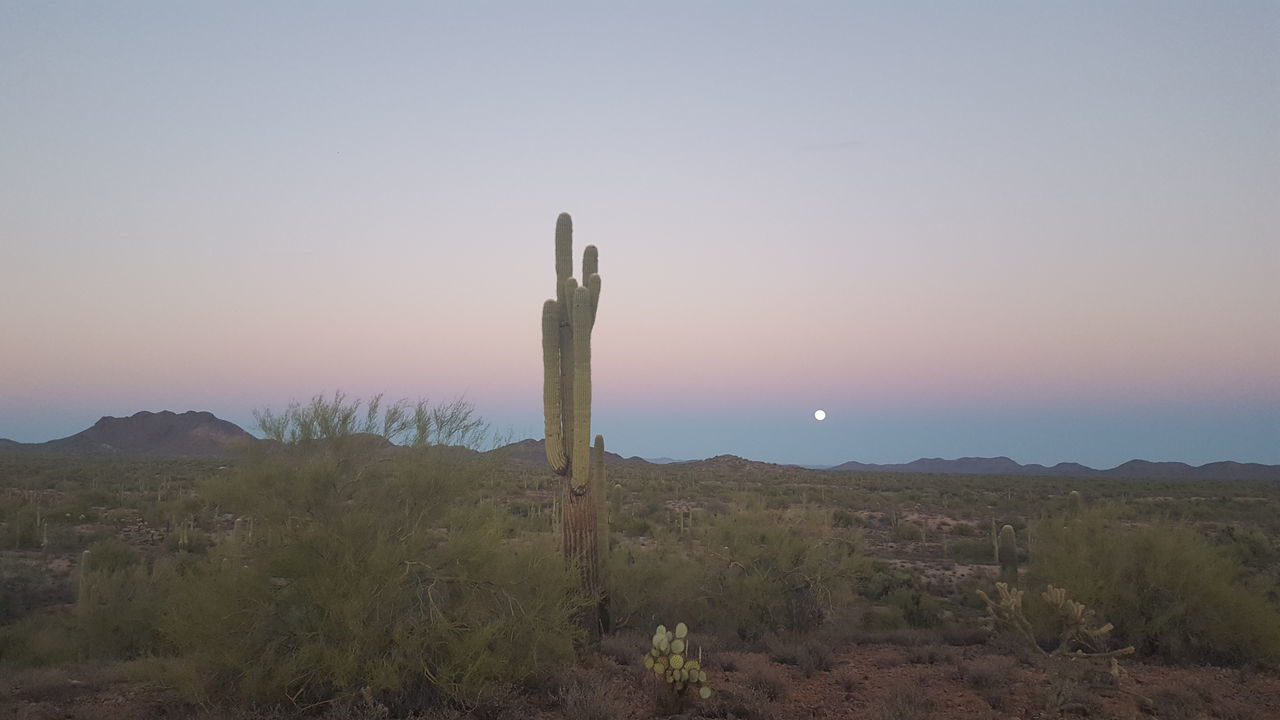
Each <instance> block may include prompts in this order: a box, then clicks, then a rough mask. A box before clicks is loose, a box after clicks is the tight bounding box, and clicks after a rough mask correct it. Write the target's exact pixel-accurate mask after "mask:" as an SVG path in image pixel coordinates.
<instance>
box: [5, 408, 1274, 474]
mask: <svg viewBox="0 0 1280 720" xmlns="http://www.w3.org/2000/svg"><path fill="white" fill-rule="evenodd" d="M268 442H270V441H267V440H259V439H258V438H255V437H254V436H253V435H250V434H249V433H247V432H245V431H244V429H242V428H241V427H240V426H239V425H236V424H235V423H232V422H229V421H227V420H222V419H220V418H218V417H216V416H215V415H214V414H213V413H211V412H202V411H195V410H190V411H187V412H184V413H175V412H171V411H169V410H163V411H160V412H149V411H146V410H144V411H142V412H138V413H134V414H133V415H130V416H129V417H125V418H117V417H109V416H108V417H103V418H102V419H100V420H98V422H96V423H94V424H93V426H92V427H90V428H88V429H86V430H83V431H81V432H78V433H76V434H75V435H71V436H69V437H65V438H59V439H57V440H50V441H48V442H43V443H20V442H15V441H13V440H7V439H4V438H0V452H33V453H40V454H44V455H121V456H151V457H232V456H235V455H237V454H239V453H240V452H241V451H242V450H244V449H246V448H248V447H250V446H253V445H258V444H262V443H268ZM368 442H369V444H370V445H371V449H377V448H379V447H382V446H385V447H384V448H382V449H383V450H387V449H390V448H391V447H392V446H391V443H390V442H389V441H387V440H386V439H384V438H381V437H378V436H370V437H369V439H368ZM462 450H463V449H462V448H459V449H458V451H459V452H461V451H462ZM468 452H474V451H468ZM489 452H490V453H494V454H500V455H501V456H502V457H504V458H506V459H507V460H514V461H517V462H531V463H545V462H546V451H545V450H544V444H543V440H541V439H538V440H533V439H526V440H520V441H517V442H513V443H510V444H508V445H504V446H502V447H499V448H496V449H494V450H490V451H489ZM605 456H606V459H607V461H608V462H609V463H610V464H614V465H618V464H622V465H632V466H646V465H655V464H656V465H665V466H669V467H679V468H686V469H691V470H707V471H713V472H720V473H723V472H746V473H760V472H776V471H777V470H779V469H782V468H796V469H805V470H810V471H813V472H832V471H835V472H906V473H939V474H963V475H1041V476H1043V475H1052V476H1061V477H1130V478H1173V479H1188V480H1280V465H1262V464H1259V463H1240V462H1233V461H1221V462H1212V463H1207V464H1205V465H1200V466H1193V465H1188V464H1187V463H1181V462H1152V461H1149V460H1130V461H1128V462H1126V463H1122V464H1120V465H1117V466H1116V467H1114V468H1110V469H1106V470H1098V469H1094V468H1091V467H1088V466H1086V465H1081V464H1079V463H1072V462H1063V463H1058V464H1057V465H1053V466H1045V465H1039V464H1034V463H1032V464H1028V465H1023V464H1021V463H1018V462H1016V461H1014V460H1012V459H1010V458H1008V457H1004V456H999V457H989V458H987V457H962V458H956V459H954V460H948V459H943V458H920V459H919V460H914V461H912V462H909V463H897V464H885V465H878V464H874V463H863V462H858V461H854V460H851V461H849V462H846V463H841V464H839V465H835V466H832V467H825V468H820V467H807V468H806V467H804V466H799V465H778V464H775V463H766V462H760V461H756V460H749V459H746V458H741V457H737V456H735V455H717V456H715V457H711V458H706V459H704V460H670V459H669V458H659V459H657V460H658V461H657V462H655V461H652V460H646V459H644V458H641V457H623V456H621V455H619V454H617V453H613V452H605Z"/></svg>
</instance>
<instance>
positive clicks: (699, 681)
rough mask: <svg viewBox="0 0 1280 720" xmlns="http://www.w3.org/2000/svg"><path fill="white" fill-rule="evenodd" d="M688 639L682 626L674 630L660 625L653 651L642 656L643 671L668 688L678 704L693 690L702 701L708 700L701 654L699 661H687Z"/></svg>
mask: <svg viewBox="0 0 1280 720" xmlns="http://www.w3.org/2000/svg"><path fill="white" fill-rule="evenodd" d="M688 637H689V628H688V626H686V625H685V624H684V623H677V624H676V629H675V630H668V629H667V626H666V625H659V626H658V629H657V630H656V631H654V633H653V647H651V648H650V649H649V652H648V653H646V654H645V656H644V666H645V669H647V670H652V671H653V674H654V675H655V676H656V677H657V679H658V680H661V681H663V682H665V683H666V684H667V685H669V686H670V692H671V693H672V694H673V695H674V697H675V698H676V699H677V702H679V701H680V700H682V699H684V698H686V697H689V696H690V695H691V694H693V691H694V688H696V693H697V695H698V697H700V698H702V699H703V700H706V699H707V698H709V697H711V687H710V686H708V685H707V671H706V670H703V669H702V661H701V657H702V651H701V650H699V651H698V658H699V659H697V660H695V659H693V658H690V657H689V650H690V648H689V640H688Z"/></svg>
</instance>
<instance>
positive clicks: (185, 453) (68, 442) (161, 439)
mask: <svg viewBox="0 0 1280 720" xmlns="http://www.w3.org/2000/svg"><path fill="white" fill-rule="evenodd" d="M256 442H259V440H258V439H257V438H255V437H253V436H252V435H250V434H249V433H247V432H245V431H244V430H243V429H242V428H241V427H240V426H239V425H236V424H235V423H231V422H227V421H226V420H222V419H219V418H217V417H215V416H214V414H213V413H210V412H196V411H194V410H192V411H188V412H184V413H181V414H178V413H174V412H170V411H168V410H164V411H161V412H148V411H146V410H144V411H142V412H139V413H134V414H133V415H130V416H129V417H127V418H117V417H104V418H102V419H100V420H98V422H96V423H94V424H93V427H90V428H89V429H87V430H83V431H81V432H78V433H76V434H75V435H72V436H70V437H65V438H60V439H58V440H50V441H48V442H43V443H18V442H13V441H12V440H6V441H3V442H0V450H18V451H24V452H35V453H41V454H47V455H141V456H155V457H229V456H232V455H235V454H236V453H237V452H238V450H239V449H240V448H242V447H244V446H246V445H250V444H253V443H256Z"/></svg>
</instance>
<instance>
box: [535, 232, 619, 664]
mask: <svg viewBox="0 0 1280 720" xmlns="http://www.w3.org/2000/svg"><path fill="white" fill-rule="evenodd" d="M598 270H599V256H598V252H597V250H596V247H595V246H594V245H588V246H587V248H586V250H585V251H584V252H583V253H582V277H583V282H582V284H581V285H579V284H578V281H577V279H576V278H574V277H573V220H572V219H571V218H570V217H569V214H568V213H560V217H559V218H558V219H557V220H556V297H555V299H552V300H547V301H546V302H545V303H543V305H542V369H543V384H542V401H543V418H544V419H545V421H546V451H547V462H548V463H549V464H550V465H551V468H552V469H553V470H555V471H556V473H558V474H559V475H561V476H563V477H565V478H567V480H568V482H566V483H565V486H564V503H563V513H564V519H563V522H562V523H561V528H562V530H563V537H564V554H565V558H566V559H568V560H569V561H570V562H572V563H574V565H575V566H576V567H577V568H578V570H579V572H580V573H581V575H580V577H581V586H582V590H583V592H584V593H585V594H586V595H587V596H588V597H594V598H598V599H599V602H598V603H597V604H595V605H592V606H591V607H590V608H589V609H588V610H587V611H586V613H585V617H584V618H583V624H584V626H585V628H586V630H587V636H588V637H589V638H591V639H592V640H594V639H595V638H598V637H599V635H600V633H601V632H602V631H605V632H607V631H608V629H609V627H608V626H609V613H608V596H607V594H606V593H605V588H604V584H603V581H602V573H601V569H600V564H601V562H602V559H603V557H604V554H605V550H606V549H607V541H606V538H607V537H608V535H607V524H606V523H607V515H608V509H607V508H608V506H607V505H606V504H605V501H604V492H605V487H604V437H603V436H601V435H596V437H595V447H594V448H593V447H591V445H590V439H591V329H592V327H593V326H594V325H595V322H596V307H597V306H598V305H599V303H600V274H599V273H598V272H597V271H598Z"/></svg>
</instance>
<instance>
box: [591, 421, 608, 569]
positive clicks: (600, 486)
mask: <svg viewBox="0 0 1280 720" xmlns="http://www.w3.org/2000/svg"><path fill="white" fill-rule="evenodd" d="M606 480H607V478H606V477H605V472H604V436H603V435H596V444H595V446H594V447H592V448H591V491H592V492H594V493H595V495H596V527H597V528H598V529H597V542H598V544H599V548H600V549H599V553H600V557H602V558H607V557H609V500H608V497H609V495H608V492H609V491H608V487H609V485H608V483H607V482H606Z"/></svg>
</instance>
